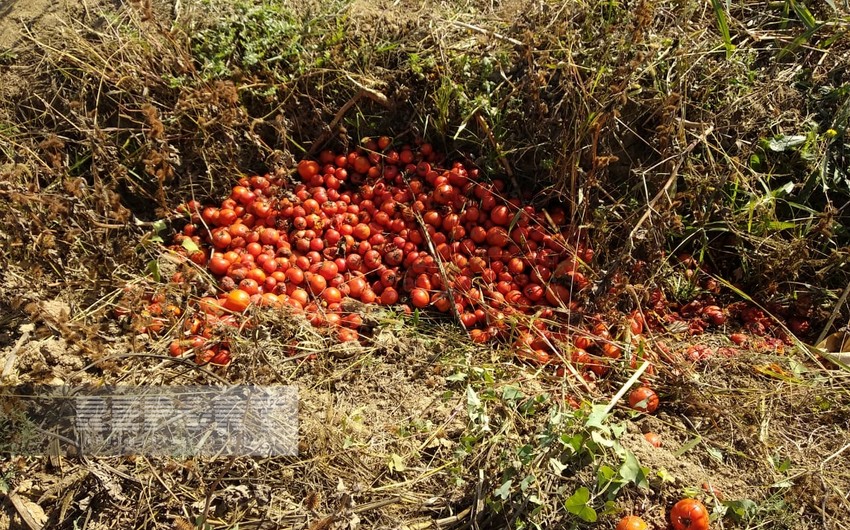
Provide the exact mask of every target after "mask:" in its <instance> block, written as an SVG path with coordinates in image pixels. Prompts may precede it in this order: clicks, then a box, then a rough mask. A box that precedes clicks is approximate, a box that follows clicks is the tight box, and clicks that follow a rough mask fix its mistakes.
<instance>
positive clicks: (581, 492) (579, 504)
mask: <svg viewBox="0 0 850 530" xmlns="http://www.w3.org/2000/svg"><path fill="white" fill-rule="evenodd" d="M589 500H590V490H588V489H587V488H585V487H583V486H582V487H581V488H579V489H577V490H576V492H575V493H573V494H572V495H571V496H570V497H569V498H567V500H566V501H564V507H565V508H566V509H567V511H568V512H570V513H571V514H573V515H576V516H578V517H579V518H580V519H581V520H582V521H586V522H588V523H595V522H596V517H597V516H596V510H594V509H593V508H591V507H590V506H588V504H587V503H588V501H589Z"/></svg>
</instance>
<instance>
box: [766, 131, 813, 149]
mask: <svg viewBox="0 0 850 530" xmlns="http://www.w3.org/2000/svg"><path fill="white" fill-rule="evenodd" d="M804 143H806V137H805V136H804V135H802V134H792V135H790V136H786V135H779V136H774V137H773V138H771V139H770V140H767V142H766V147H767V148H768V149H770V150H771V151H776V152H777V153H781V152H783V151H787V150H789V149H792V148H794V147H797V146H798V145H803V144H804Z"/></svg>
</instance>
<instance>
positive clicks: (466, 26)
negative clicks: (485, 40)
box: [452, 20, 523, 46]
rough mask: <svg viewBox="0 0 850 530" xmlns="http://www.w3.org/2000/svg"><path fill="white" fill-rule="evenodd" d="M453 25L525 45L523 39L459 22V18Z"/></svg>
mask: <svg viewBox="0 0 850 530" xmlns="http://www.w3.org/2000/svg"><path fill="white" fill-rule="evenodd" d="M452 25H454V26H458V27H460V28H464V29H468V30H472V31H474V32H476V33H481V34H482V35H487V36H490V37H494V38H496V39H499V40H503V41H505V42H510V43H511V44H513V45H514V46H523V43H522V41H518V40H516V39H512V38H511V37H507V36H505V35H502V34H501V33H496V32H495V31H491V30H489V29H484V28H479V27H478V26H473V25H472V24H467V23H466V22H459V21H457V20H453V21H452Z"/></svg>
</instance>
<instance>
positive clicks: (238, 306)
mask: <svg viewBox="0 0 850 530" xmlns="http://www.w3.org/2000/svg"><path fill="white" fill-rule="evenodd" d="M250 304H251V295H250V294H248V293H247V292H245V291H243V290H242V289H234V290H232V291H230V292H229V293H227V298H226V299H225V300H224V308H225V309H229V310H230V311H235V312H237V313H241V312H242V311H245V310H246V309H248V306H249V305H250Z"/></svg>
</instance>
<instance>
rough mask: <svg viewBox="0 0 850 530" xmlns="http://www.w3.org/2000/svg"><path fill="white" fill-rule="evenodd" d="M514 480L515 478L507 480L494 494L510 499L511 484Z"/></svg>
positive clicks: (503, 498)
mask: <svg viewBox="0 0 850 530" xmlns="http://www.w3.org/2000/svg"><path fill="white" fill-rule="evenodd" d="M513 482H514V481H513V480H511V479H508V481H507V482H505V483H504V484H502V485H501V486H499V487H498V488H496V491H494V492H493V494H494V495H495V496H496V497H499V498H500V499H502V500H508V497H510V496H511V486H512V485H513Z"/></svg>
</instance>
